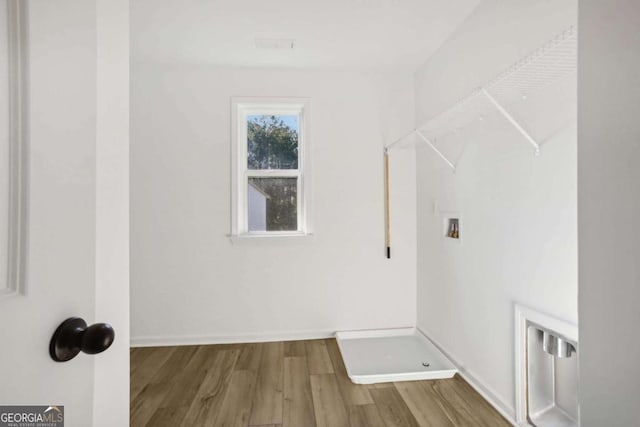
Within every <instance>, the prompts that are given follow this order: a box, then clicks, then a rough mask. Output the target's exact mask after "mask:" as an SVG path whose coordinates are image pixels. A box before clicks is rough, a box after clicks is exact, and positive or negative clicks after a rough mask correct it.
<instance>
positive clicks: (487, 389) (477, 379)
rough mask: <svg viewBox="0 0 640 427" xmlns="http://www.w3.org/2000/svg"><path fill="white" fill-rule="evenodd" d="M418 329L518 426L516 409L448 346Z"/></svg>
mask: <svg viewBox="0 0 640 427" xmlns="http://www.w3.org/2000/svg"><path fill="white" fill-rule="evenodd" d="M417 329H418V331H419V332H420V333H421V334H422V335H424V336H425V337H427V338H428V339H429V340H430V341H431V342H432V343H433V344H434V345H435V346H436V347H438V349H439V350H440V351H441V352H442V353H443V354H444V355H445V356H447V357H448V358H449V360H451V362H453V364H454V365H456V367H457V368H458V373H459V374H460V375H461V376H462V378H464V379H465V381H467V382H468V383H469V384H470V385H471V387H473V388H474V389H475V390H476V391H477V392H478V393H479V394H480V395H481V396H482V397H484V399H485V400H486V401H487V402H489V404H490V405H491V406H493V407H494V408H495V410H496V411H498V412H499V413H500V415H502V416H503V417H504V418H505V419H506V420H507V421H509V422H510V423H511V424H513V425H514V426H516V427H517V426H518V424H517V423H516V421H515V414H516V412H515V409H514V408H513V407H512V406H511V405H509V404H508V403H506V402H505V401H504V400H502V399H501V398H500V397H499V396H498V395H497V393H496V392H495V391H494V390H493V389H492V388H491V387H489V386H488V385H486V383H485V382H484V381H483V380H482V379H480V377H478V375H477V374H475V373H474V372H473V371H471V370H470V369H468V368H466V367H465V366H464V363H462V362H461V361H460V359H458V358H457V357H456V356H455V355H453V354H451V352H450V351H448V350H447V349H446V348H443V347H442V345H441V344H440V343H439V342H437V341H436V340H434V339H433V338H432V337H431V336H430V335H429V334H428V333H427V332H425V330H424V329H422V328H420V327H417Z"/></svg>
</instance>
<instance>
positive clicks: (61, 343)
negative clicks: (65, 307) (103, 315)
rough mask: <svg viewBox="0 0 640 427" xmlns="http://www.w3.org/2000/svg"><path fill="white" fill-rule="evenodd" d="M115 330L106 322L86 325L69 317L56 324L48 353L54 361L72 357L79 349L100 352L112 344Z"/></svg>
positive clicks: (76, 318) (78, 319)
mask: <svg viewBox="0 0 640 427" xmlns="http://www.w3.org/2000/svg"><path fill="white" fill-rule="evenodd" d="M114 338H115V332H114V330H113V328H112V327H111V325H109V324H108V323H96V324H95V325H91V326H89V327H87V322H85V321H84V320H82V319H80V318H78V317H70V318H69V319H67V320H65V321H64V322H62V323H61V324H60V326H58V329H56V331H55V332H54V334H53V337H51V343H50V344H49V354H50V355H51V358H52V359H53V360H55V361H56V362H66V361H68V360H71V359H73V358H74V357H76V356H77V355H78V353H80V352H81V351H82V352H84V353H87V354H97V353H102V352H103V351H105V350H106V349H108V348H109V347H110V346H111V344H113V339H114Z"/></svg>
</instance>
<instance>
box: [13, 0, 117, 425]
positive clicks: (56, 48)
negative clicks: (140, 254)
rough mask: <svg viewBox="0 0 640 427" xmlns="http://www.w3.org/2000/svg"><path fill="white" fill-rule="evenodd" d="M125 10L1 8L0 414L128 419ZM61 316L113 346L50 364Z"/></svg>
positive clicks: (98, 0)
mask: <svg viewBox="0 0 640 427" xmlns="http://www.w3.org/2000/svg"><path fill="white" fill-rule="evenodd" d="M128 13H129V4H128V0H28V1H27V0H0V405H51V406H53V405H63V406H64V414H65V424H64V425H65V426H72V427H74V426H77V427H87V426H92V425H93V426H110V427H111V426H113V427H117V426H126V425H128V419H129V416H128V404H129V402H128V393H129V383H128V378H129V372H128V369H129V362H128V359H129V350H128V349H129V284H128V281H129V273H128V258H129V255H128V247H129V237H128V102H129V99H128V98H129V97H128V80H129V62H128V61H129V59H128V58H129V52H128V45H129V36H128V32H129V23H128ZM20 14H22V18H20V16H19V15H20ZM23 18H24V19H23ZM20 150H23V151H22V154H23V155H21V151H20ZM69 317H81V318H83V319H84V320H86V322H87V323H88V324H93V323H96V322H107V323H110V324H111V325H112V326H113V328H114V329H115V341H114V343H113V345H112V346H111V348H109V349H108V350H107V351H105V352H104V353H101V354H97V355H87V354H84V353H81V354H79V355H78V356H77V357H75V358H74V359H72V360H70V361H68V362H64V363H61V362H55V361H53V360H52V358H51V357H50V356H49V342H50V340H51V336H52V334H53V332H54V331H55V329H56V328H57V327H58V325H59V324H60V323H61V322H62V321H64V320H65V319H67V318H69ZM0 425H2V422H0Z"/></svg>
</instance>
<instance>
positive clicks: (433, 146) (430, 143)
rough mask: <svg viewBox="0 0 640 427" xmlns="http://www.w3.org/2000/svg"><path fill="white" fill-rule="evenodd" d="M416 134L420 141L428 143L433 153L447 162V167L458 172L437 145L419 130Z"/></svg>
mask: <svg viewBox="0 0 640 427" xmlns="http://www.w3.org/2000/svg"><path fill="white" fill-rule="evenodd" d="M415 132H416V135H418V136H419V137H420V139H422V140H423V141H424V142H426V143H427V145H428V146H429V147H430V148H431V149H432V150H433V151H434V152H435V153H436V154H437V155H438V156H440V158H441V159H442V160H444V162H445V163H446V164H447V165H449V167H450V168H451V169H453V171H454V172H455V170H456V165H454V164H453V163H451V162H450V161H449V159H447V158H446V157H445V155H444V154H442V153H441V152H440V150H438V149H437V148H436V146H435V145H433V143H432V142H431V141H430V140H429V138H427V137H426V136H424V135H423V134H422V132H420V131H419V130H417V129H416V131H415Z"/></svg>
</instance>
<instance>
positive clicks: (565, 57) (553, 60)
mask: <svg viewBox="0 0 640 427" xmlns="http://www.w3.org/2000/svg"><path fill="white" fill-rule="evenodd" d="M576 70H577V28H576V27H575V26H571V27H569V28H568V29H566V30H565V31H563V32H562V33H560V34H558V35H557V36H555V37H554V38H553V39H551V40H550V41H548V42H547V43H545V44H544V45H543V46H541V47H540V48H538V49H537V50H535V51H534V52H533V53H531V54H530V55H528V56H526V57H525V58H523V59H521V60H519V61H518V62H516V63H515V64H513V65H512V66H510V67H509V68H507V69H506V70H505V71H504V72H502V73H501V74H499V75H498V76H497V77H495V78H494V79H492V80H491V81H489V82H488V83H487V84H485V85H483V86H481V87H479V88H477V89H476V90H474V91H473V92H472V93H470V94H469V95H468V96H466V97H465V98H463V99H461V100H460V101H458V102H456V103H455V104H454V105H452V106H451V107H449V108H448V109H446V110H445V111H443V112H441V113H440V114H438V115H436V116H435V117H432V118H431V119H430V120H428V121H427V122H425V123H423V124H422V125H420V126H418V127H417V128H416V129H414V130H413V131H411V132H409V133H408V134H406V135H404V136H403V137H402V138H400V139H398V140H396V141H394V142H392V143H391V144H389V145H387V146H385V148H384V151H385V153H387V154H388V152H389V150H391V149H392V148H393V147H395V146H397V145H398V144H401V143H402V142H404V141H405V140H406V139H407V138H408V137H410V136H412V135H416V136H417V137H418V138H419V139H420V140H422V141H423V142H425V143H426V144H427V145H428V146H429V147H430V148H431V149H432V150H433V151H434V152H435V153H436V154H437V155H438V156H439V157H440V158H441V159H442V160H443V161H444V162H445V163H446V164H447V165H448V166H449V167H450V168H451V169H453V170H455V169H456V165H457V161H458V159H459V157H458V159H452V158H448V157H447V156H446V155H445V154H443V152H442V151H441V150H440V149H438V148H437V146H436V141H439V140H443V139H446V138H447V137H448V136H450V135H452V134H454V133H458V132H460V131H461V130H462V129H464V128H465V127H466V126H469V125H470V124H472V123H474V122H476V121H478V120H480V121H481V120H483V118H484V117H486V116H487V115H488V114H491V113H494V112H495V111H496V110H497V111H498V112H499V113H500V114H501V115H502V116H503V117H504V118H505V119H506V120H507V122H508V123H510V124H511V125H512V126H513V127H514V128H515V129H516V130H517V131H518V132H519V133H520V134H521V135H522V137H523V138H524V139H525V140H526V141H527V142H528V143H529V144H531V146H532V147H533V149H534V152H535V154H536V155H537V154H540V143H541V142H540V141H537V140H536V139H535V138H534V137H533V136H532V135H531V134H530V133H529V131H527V129H526V127H525V126H523V124H522V123H520V122H519V121H518V120H517V119H516V118H515V117H514V116H513V115H512V114H511V113H510V111H509V106H510V105H512V104H513V103H514V102H516V101H518V100H522V99H526V98H527V96H529V95H530V94H533V93H535V92H536V91H539V90H541V89H543V88H545V87H547V86H549V85H551V84H553V83H554V82H556V81H558V80H560V79H562V78H564V77H566V76H567V75H569V74H571V73H575V71H576Z"/></svg>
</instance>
